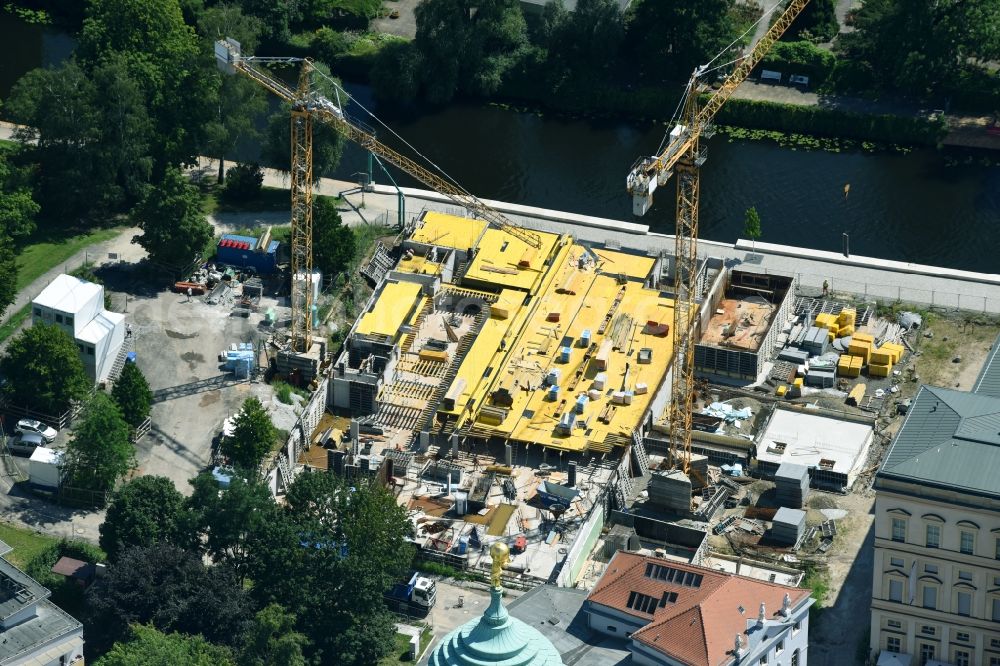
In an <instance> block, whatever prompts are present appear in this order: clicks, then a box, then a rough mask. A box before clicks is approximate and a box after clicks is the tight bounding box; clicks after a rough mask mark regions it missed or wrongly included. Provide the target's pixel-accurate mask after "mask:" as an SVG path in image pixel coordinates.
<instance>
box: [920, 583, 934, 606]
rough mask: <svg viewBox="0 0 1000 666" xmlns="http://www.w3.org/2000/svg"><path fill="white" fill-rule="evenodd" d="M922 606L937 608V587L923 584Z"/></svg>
mask: <svg viewBox="0 0 1000 666" xmlns="http://www.w3.org/2000/svg"><path fill="white" fill-rule="evenodd" d="M923 601H924V604H923V605H924V608H937V587H935V586H934V585H924V599H923Z"/></svg>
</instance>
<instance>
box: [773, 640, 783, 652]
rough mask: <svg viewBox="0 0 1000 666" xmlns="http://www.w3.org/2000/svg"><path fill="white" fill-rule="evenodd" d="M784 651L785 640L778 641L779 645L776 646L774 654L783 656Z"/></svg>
mask: <svg viewBox="0 0 1000 666" xmlns="http://www.w3.org/2000/svg"><path fill="white" fill-rule="evenodd" d="M784 651H785V639H784V638H782V639H781V640H780V641H778V644H777V645H775V646H774V654H776V655H777V654H781V653H782V652H784Z"/></svg>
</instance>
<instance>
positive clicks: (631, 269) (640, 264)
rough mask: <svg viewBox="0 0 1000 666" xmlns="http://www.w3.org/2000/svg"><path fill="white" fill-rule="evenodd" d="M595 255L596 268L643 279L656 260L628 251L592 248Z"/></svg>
mask: <svg viewBox="0 0 1000 666" xmlns="http://www.w3.org/2000/svg"><path fill="white" fill-rule="evenodd" d="M593 252H594V254H596V255H597V259H598V262H599V264H598V268H599V269H600V270H602V271H604V272H605V273H623V274H625V275H627V276H629V277H631V278H637V279H639V280H645V279H646V276H648V275H649V272H650V271H651V270H653V264H655V263H656V260H655V259H653V258H652V257H644V256H640V255H636V254H629V253H628V252H616V251H614V250H594V251H593Z"/></svg>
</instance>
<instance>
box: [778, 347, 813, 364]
mask: <svg viewBox="0 0 1000 666" xmlns="http://www.w3.org/2000/svg"><path fill="white" fill-rule="evenodd" d="M778 360H779V361H788V362H789V363H794V364H795V365H802V364H803V363H805V362H806V361H808V360H809V352H807V351H805V350H804V349H793V348H791V347H789V348H788V349H782V350H781V352H780V353H779V354H778Z"/></svg>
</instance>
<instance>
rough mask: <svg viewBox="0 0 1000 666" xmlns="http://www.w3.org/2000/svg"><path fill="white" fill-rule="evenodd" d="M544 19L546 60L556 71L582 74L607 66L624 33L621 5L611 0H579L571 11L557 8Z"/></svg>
mask: <svg viewBox="0 0 1000 666" xmlns="http://www.w3.org/2000/svg"><path fill="white" fill-rule="evenodd" d="M546 21H548V22H549V23H550V27H549V28H548V30H549V31H550V35H551V36H550V41H549V44H548V53H549V60H550V61H553V63H555V66H556V68H557V71H559V70H561V71H567V72H573V73H576V74H578V75H580V76H583V77H590V76H592V73H593V72H594V71H604V70H607V69H608V67H609V66H610V64H611V63H613V62H614V60H615V57H616V56H617V54H618V50H619V47H620V46H621V43H622V40H623V39H624V37H625V31H624V24H623V22H622V13H621V9H620V8H619V6H618V3H617V2H615V1H614V0H578V2H577V4H576V9H575V10H574V11H572V12H566V13H562V12H559V11H558V10H556V11H555V12H554V13H552V14H550V15H549V16H548V17H546ZM556 21H557V22H556Z"/></svg>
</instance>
